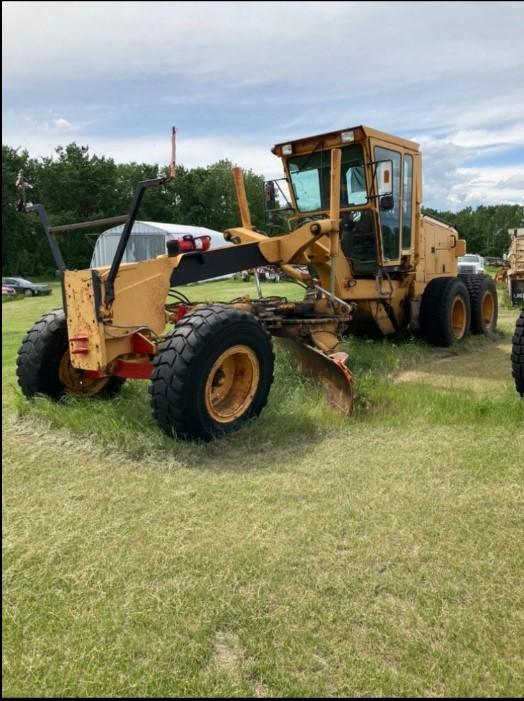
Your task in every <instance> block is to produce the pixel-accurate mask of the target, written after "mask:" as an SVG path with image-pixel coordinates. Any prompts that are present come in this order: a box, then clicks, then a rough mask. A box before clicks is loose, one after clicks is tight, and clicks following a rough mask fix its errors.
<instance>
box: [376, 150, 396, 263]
mask: <svg viewBox="0 0 524 701" xmlns="http://www.w3.org/2000/svg"><path fill="white" fill-rule="evenodd" d="M375 160H376V161H392V162H393V207H392V209H388V210H382V209H381V210H380V227H381V230H382V248H383V251H384V259H385V260H391V261H396V260H398V259H399V258H400V183H401V179H400V177H401V173H400V164H401V158H400V153H398V152H397V151H392V150H391V149H387V148H382V147H380V146H375Z"/></svg>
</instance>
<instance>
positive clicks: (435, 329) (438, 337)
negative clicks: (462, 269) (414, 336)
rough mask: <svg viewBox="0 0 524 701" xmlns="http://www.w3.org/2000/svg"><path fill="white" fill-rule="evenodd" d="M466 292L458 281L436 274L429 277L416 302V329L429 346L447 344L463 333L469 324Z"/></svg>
mask: <svg viewBox="0 0 524 701" xmlns="http://www.w3.org/2000/svg"><path fill="white" fill-rule="evenodd" d="M470 317H471V308H470V301H469V294H468V290H467V288H466V286H465V284H464V283H463V282H462V280H459V279H458V278H456V277H437V278H434V279H433V280H431V281H430V282H429V283H428V285H427V286H426V289H425V290H424V294H423V295H422V300H421V303H420V330H421V333H422V336H423V338H424V339H425V340H426V341H427V342H428V343H431V345H433V346H444V347H446V346H451V345H452V344H453V343H456V342H457V341H460V340H462V339H463V338H464V336H466V334H467V333H468V331H469V327H470Z"/></svg>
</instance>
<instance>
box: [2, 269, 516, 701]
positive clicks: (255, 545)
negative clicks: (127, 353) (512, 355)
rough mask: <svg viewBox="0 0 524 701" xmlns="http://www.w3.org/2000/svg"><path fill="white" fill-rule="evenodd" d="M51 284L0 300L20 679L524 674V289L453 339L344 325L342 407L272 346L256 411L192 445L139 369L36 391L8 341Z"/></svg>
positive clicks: (314, 681)
mask: <svg viewBox="0 0 524 701" xmlns="http://www.w3.org/2000/svg"><path fill="white" fill-rule="evenodd" d="M213 285H214V288H213V289H212V290H211V289H210V288H206V287H204V286H199V287H198V290H197V289H195V290H194V292H195V294H199V295H200V294H201V295H203V297H201V298H204V299H205V298H206V296H207V295H208V294H210V295H213V296H216V297H218V295H220V296H221V297H222V295H223V297H222V298H223V299H230V298H231V297H234V296H236V295H237V294H238V292H236V290H237V289H238V288H239V287H240V293H242V292H243V290H244V289H246V288H247V287H248V285H243V284H242V283H238V284H237V286H236V287H235V286H234V285H233V286H232V287H229V286H230V285H231V283H229V282H227V283H225V284H224V283H213ZM268 287H269V288H270V291H271V292H272V293H273V290H275V291H277V290H278V291H279V292H278V293H280V290H284V289H286V288H284V287H280V286H279V285H268ZM290 287H291V286H290ZM293 289H294V288H293ZM292 291H293V290H290V291H289V292H288V291H286V292H285V294H291V292H292ZM57 302H58V300H57V298H56V295H55V297H54V299H52V300H49V299H47V300H46V299H38V298H34V299H28V300H25V299H24V300H20V301H18V302H16V303H13V304H10V305H6V307H5V308H4V319H3V350H4V355H3V380H4V383H3V400H4V401H3V418H4V446H3V451H4V465H3V476H4V492H3V507H4V508H3V519H4V520H3V524H4V547H3V558H4V559H3V563H4V566H3V584H4V587H3V591H4V609H3V621H4V627H3V643H4V645H3V671H4V676H3V679H4V682H3V684H4V687H3V691H4V694H5V695H6V696H10V695H17V696H29V695H37V696H97V695H100V696H146V697H147V696H204V697H206V696H468V697H474V696H521V695H522V693H523V692H524V664H523V660H524V640H523V636H522V616H521V615H520V613H519V612H520V611H522V610H524V595H523V588H522V569H523V565H524V553H523V545H522V543H523V539H522V533H523V521H522V503H523V497H524V489H523V482H524V480H523V470H522V455H523V454H524V431H523V427H524V409H523V407H524V402H522V401H521V400H520V399H519V398H518V395H517V394H516V392H515V391H514V387H513V384H512V378H511V373H510V364H509V342H510V338H511V333H512V330H513V326H514V320H515V318H516V312H515V311H514V310H502V312H501V322H500V331H499V333H498V334H497V335H496V336H495V338H493V339H484V338H471V339H469V340H468V341H467V343H465V344H461V345H460V346H457V347H454V348H452V349H448V350H442V349H440V350H439V349H432V348H428V347H427V346H426V345H425V344H424V343H422V342H421V341H420V340H418V339H415V338H412V337H411V336H409V335H408V334H403V335H400V336H398V337H396V338H394V339H388V340H383V341H371V340H367V339H350V340H348V342H347V344H346V347H345V349H346V350H347V352H348V354H349V356H350V366H351V368H352V371H353V372H354V374H355V376H356V377H357V382H358V384H357V401H356V408H355V413H354V414H353V416H352V417H351V418H349V419H342V418H340V417H339V416H338V415H336V414H335V413H333V412H332V411H331V410H330V409H329V407H328V406H327V404H326V403H325V401H324V399H323V397H322V394H321V392H320V390H319V389H318V388H316V387H315V386H314V385H311V384H310V383H309V382H307V381H306V380H304V379H303V378H302V377H301V376H300V375H297V373H296V371H295V369H294V366H293V365H292V363H291V362H290V360H289V359H288V358H287V356H286V355H285V354H279V355H278V358H277V365H276V375H275V382H274V384H273V387H272V389H271V393H270V398H269V402H268V405H267V407H266V409H265V410H264V412H263V413H262V415H261V417H260V418H259V419H258V420H256V421H253V422H251V423H249V424H248V425H247V426H246V427H245V428H243V429H242V430H240V431H239V432H238V433H236V434H235V435H233V436H231V437H228V438H226V439H224V440H221V441H217V442H215V443H211V444H198V443H185V442H182V441H178V440H171V439H168V438H166V437H164V436H163V434H162V433H161V432H160V431H159V429H158V428H157V426H156V424H155V423H154V421H153V420H152V418H151V413H150V410H149V401H148V396H147V387H146V383H143V382H127V383H126V384H125V385H124V387H123V390H122V393H121V395H120V396H119V397H118V398H117V399H115V400H114V401H111V402H104V401H102V400H97V399H94V400H92V401H85V400H80V399H74V398H69V399H66V400H65V401H63V402H60V403H58V404H55V403H52V402H49V401H48V400H46V399H44V398H38V399H37V400H36V401H34V402H27V401H26V400H25V399H24V398H23V397H22V396H21V394H20V392H19V390H18V389H17V386H16V381H15V378H14V367H15V356H16V350H17V348H18V345H19V343H20V340H21V337H22V335H23V333H24V332H25V330H26V329H27V328H28V327H29V326H31V324H32V323H33V321H34V320H35V319H36V318H38V317H39V316H40V315H41V314H42V313H43V312H44V311H45V310H46V309H47V308H48V307H49V306H57Z"/></svg>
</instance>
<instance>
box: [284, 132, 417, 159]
mask: <svg viewBox="0 0 524 701" xmlns="http://www.w3.org/2000/svg"><path fill="white" fill-rule="evenodd" d="M346 131H353V132H354V133H355V142H354V143H358V142H359V141H363V140H364V139H366V138H368V137H373V138H376V139H379V140H380V141H386V142H388V143H390V144H392V145H396V146H401V147H402V148H405V149H408V150H410V151H418V150H419V144H417V143H416V142H415V141H408V139H402V138H401V137H400V136H393V135H392V134H387V133H386V132H383V131H379V130H378V129H372V128H371V127H366V126H362V125H361V126H357V127H349V128H347V129H337V130H336V131H329V132H326V133H324V134H315V135H314V136H305V137H303V138H301V139H293V140H289V141H283V142H282V143H280V144H276V145H275V146H273V148H272V149H271V152H272V153H274V154H275V155H277V156H282V146H284V145H285V144H292V145H293V146H294V148H293V153H308V151H311V150H312V149H313V148H315V146H316V145H317V144H318V142H319V140H321V141H324V148H328V149H329V148H334V147H336V146H338V145H341V144H342V140H341V134H342V132H346Z"/></svg>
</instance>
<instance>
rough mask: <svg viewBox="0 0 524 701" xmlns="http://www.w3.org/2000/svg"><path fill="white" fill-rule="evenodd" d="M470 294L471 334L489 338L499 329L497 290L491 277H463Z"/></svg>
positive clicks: (461, 277)
mask: <svg viewBox="0 0 524 701" xmlns="http://www.w3.org/2000/svg"><path fill="white" fill-rule="evenodd" d="M460 279H461V280H462V281H463V282H464V284H465V285H466V287H467V288H468V292H469V299H470V304H471V333H472V334H482V333H483V334H485V335H486V336H489V335H490V334H492V333H494V332H495V329H496V328H497V318H498V297H497V288H496V285H495V283H494V281H493V280H492V278H491V277H490V276H489V275H461V276H460Z"/></svg>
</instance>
